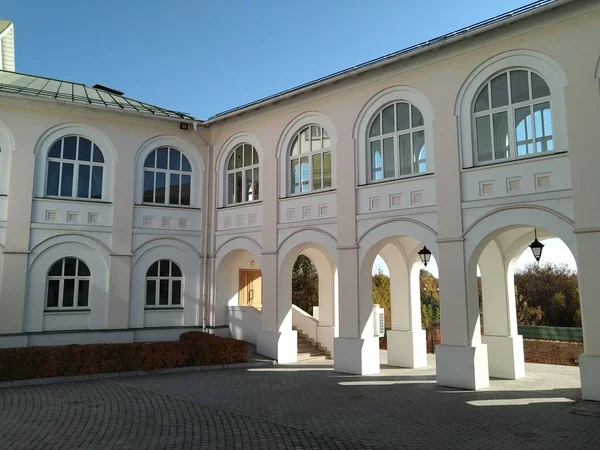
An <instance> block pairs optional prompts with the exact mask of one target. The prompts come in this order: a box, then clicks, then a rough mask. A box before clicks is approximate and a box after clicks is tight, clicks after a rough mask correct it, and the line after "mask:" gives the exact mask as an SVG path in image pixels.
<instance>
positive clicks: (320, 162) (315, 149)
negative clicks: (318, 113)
mask: <svg viewBox="0 0 600 450" xmlns="http://www.w3.org/2000/svg"><path fill="white" fill-rule="evenodd" d="M289 158H290V166H289V167H290V193H292V194H299V193H305V192H314V191H319V190H322V189H329V188H331V139H330V137H329V133H327V130H326V129H325V128H323V127H321V126H319V125H309V126H306V127H304V128H302V129H301V130H300V131H299V132H298V133H296V135H295V136H294V138H293V139H292V145H291V148H290V152H289Z"/></svg>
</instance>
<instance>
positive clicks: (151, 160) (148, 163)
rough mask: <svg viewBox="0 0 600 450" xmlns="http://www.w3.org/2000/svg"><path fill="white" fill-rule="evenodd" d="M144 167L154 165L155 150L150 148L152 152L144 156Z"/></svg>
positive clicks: (152, 166)
mask: <svg viewBox="0 0 600 450" xmlns="http://www.w3.org/2000/svg"><path fill="white" fill-rule="evenodd" d="M144 167H148V168H154V167H156V150H152V152H151V153H150V154H149V155H148V156H147V157H146V162H145V163H144Z"/></svg>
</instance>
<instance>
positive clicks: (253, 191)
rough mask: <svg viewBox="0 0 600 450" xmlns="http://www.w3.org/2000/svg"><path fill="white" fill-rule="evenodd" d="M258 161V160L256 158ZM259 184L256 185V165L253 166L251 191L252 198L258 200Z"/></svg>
mask: <svg viewBox="0 0 600 450" xmlns="http://www.w3.org/2000/svg"><path fill="white" fill-rule="evenodd" d="M257 161H258V160H257ZM258 191H259V186H258V167H255V168H254V186H253V188H252V193H253V194H254V200H259V199H260V197H259V192H258Z"/></svg>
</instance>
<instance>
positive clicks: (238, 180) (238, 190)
mask: <svg viewBox="0 0 600 450" xmlns="http://www.w3.org/2000/svg"><path fill="white" fill-rule="evenodd" d="M242 187H243V185H242V172H241V171H240V172H236V173H235V202H236V203H240V202H241V201H242Z"/></svg>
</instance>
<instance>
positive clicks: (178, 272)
mask: <svg viewBox="0 0 600 450" xmlns="http://www.w3.org/2000/svg"><path fill="white" fill-rule="evenodd" d="M171 276H172V277H180V276H181V269H180V268H179V266H178V265H177V264H175V263H174V262H171Z"/></svg>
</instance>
